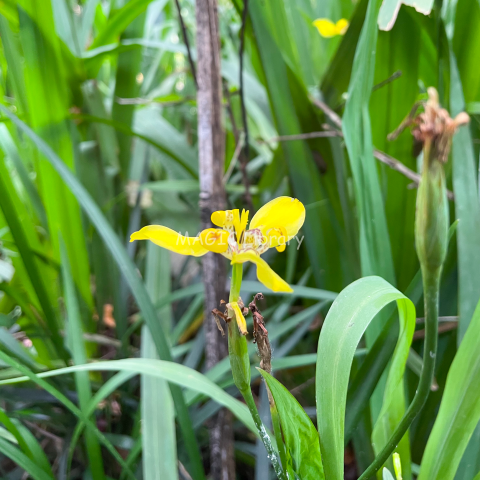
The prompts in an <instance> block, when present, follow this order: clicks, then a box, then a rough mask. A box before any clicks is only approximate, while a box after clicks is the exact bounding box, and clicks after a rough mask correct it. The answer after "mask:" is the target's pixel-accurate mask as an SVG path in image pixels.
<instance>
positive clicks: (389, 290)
mask: <svg viewBox="0 0 480 480" xmlns="http://www.w3.org/2000/svg"><path fill="white" fill-rule="evenodd" d="M393 301H396V302H397V307H398V311H399V316H400V336H399V338H398V341H397V345H396V347H395V351H394V353H393V357H392V361H391V367H390V370H389V374H388V379H387V383H386V388H385V395H384V402H383V407H382V410H381V412H380V416H379V420H378V422H377V429H385V431H387V432H388V430H389V429H390V428H391V426H392V425H391V424H392V422H393V423H395V422H396V421H398V420H397V419H396V418H393V419H392V418H391V417H390V411H391V410H390V408H389V407H390V403H391V402H392V397H393V396H395V395H397V396H398V395H401V396H402V397H403V396H404V395H403V391H402V390H400V389H401V386H402V385H403V373H404V370H405V364H406V360H407V357H408V350H409V348H410V344H411V341H412V336H413V331H414V328H415V307H414V305H413V303H412V302H411V301H410V300H409V299H408V298H407V297H406V296H405V295H403V294H402V293H400V292H399V291H398V290H396V289H395V288H394V287H392V286H391V285H390V284H389V283H388V282H386V281H385V280H383V279H382V278H380V277H366V278H362V279H360V280H357V281H356V282H354V283H352V284H351V285H349V286H348V287H347V288H345V289H344V290H343V291H342V292H341V293H340V294H339V295H338V297H337V299H336V300H335V302H334V303H333V305H332V307H331V308H330V310H329V312H328V315H327V318H326V319H325V323H324V324H323V328H322V331H321V333H320V338H319V340H318V350H317V372H316V396H317V424H318V431H319V435H320V448H321V451H322V460H323V467H324V470H325V476H326V478H328V479H329V480H330V479H331V480H342V479H343V451H344V424H345V405H346V398H347V388H348V379H349V376H350V369H351V366H352V360H353V356H354V354H355V350H356V348H357V345H358V343H359V341H360V339H361V338H362V336H363V334H364V332H365V330H366V329H367V327H368V325H369V324H370V323H371V322H372V320H373V319H374V318H375V316H376V315H377V314H378V313H379V312H380V311H381V310H382V309H383V308H384V307H385V306H386V305H388V304H389V303H390V302H393Z"/></svg>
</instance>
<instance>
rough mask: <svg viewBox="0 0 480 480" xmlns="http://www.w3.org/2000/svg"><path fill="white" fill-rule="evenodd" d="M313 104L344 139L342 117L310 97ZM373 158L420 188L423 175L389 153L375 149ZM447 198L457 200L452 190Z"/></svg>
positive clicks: (448, 191)
mask: <svg viewBox="0 0 480 480" xmlns="http://www.w3.org/2000/svg"><path fill="white" fill-rule="evenodd" d="M310 99H311V101H312V103H313V104H314V105H315V106H317V107H318V108H319V109H320V110H322V111H323V113H325V115H326V116H327V117H328V118H330V120H331V121H332V123H333V124H334V125H336V126H337V127H338V128H339V129H340V130H336V129H334V128H332V130H331V131H333V132H336V133H337V135H336V136H339V137H343V133H342V131H341V129H342V119H341V118H340V116H339V115H338V114H337V113H336V112H334V111H333V110H332V109H331V108H330V107H329V106H328V105H327V104H326V103H324V102H322V101H320V100H318V99H316V98H313V97H310ZM373 156H374V157H375V158H376V159H377V160H379V161H380V162H382V163H384V164H385V165H388V166H389V167H390V168H392V169H393V170H396V171H397V172H399V173H401V174H402V175H404V176H405V177H407V178H408V179H410V180H412V182H413V183H414V184H415V186H418V184H419V182H420V178H421V175H420V174H418V173H417V172H414V171H413V170H410V169H409V168H408V167H407V166H405V165H404V164H403V163H402V162H400V161H399V160H397V159H396V158H393V157H392V156H391V155H388V153H385V152H382V151H381V150H378V149H377V148H374V149H373ZM447 197H448V199H449V200H451V201H453V200H454V199H455V196H454V194H453V192H451V191H450V190H447Z"/></svg>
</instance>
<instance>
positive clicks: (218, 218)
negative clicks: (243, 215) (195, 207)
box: [211, 210, 227, 228]
mask: <svg viewBox="0 0 480 480" xmlns="http://www.w3.org/2000/svg"><path fill="white" fill-rule="evenodd" d="M226 219H227V212H225V211H223V210H219V211H218V212H213V213H212V217H211V220H212V223H213V224H214V225H216V226H217V227H222V228H223V226H224V225H225V221H226Z"/></svg>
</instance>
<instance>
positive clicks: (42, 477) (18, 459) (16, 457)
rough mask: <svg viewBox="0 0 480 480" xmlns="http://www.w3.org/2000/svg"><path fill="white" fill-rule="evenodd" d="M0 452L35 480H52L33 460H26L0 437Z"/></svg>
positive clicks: (17, 450)
mask: <svg viewBox="0 0 480 480" xmlns="http://www.w3.org/2000/svg"><path fill="white" fill-rule="evenodd" d="M0 452H2V454H3V455H5V456H6V457H8V458H9V459H10V460H12V461H13V462H15V463H16V464H17V465H18V466H19V467H20V468H22V469H23V470H25V471H26V472H27V473H28V474H29V475H31V476H32V478H34V479H35V480H54V478H55V477H54V476H53V475H49V474H48V473H47V472H45V470H43V469H42V468H40V467H39V466H38V465H37V464H36V463H35V461H34V460H31V459H30V458H28V457H27V456H26V455H25V454H24V453H23V452H22V451H20V450H19V449H18V448H17V447H15V446H14V445H12V444H11V443H10V442H9V441H8V440H5V439H4V438H1V437H0Z"/></svg>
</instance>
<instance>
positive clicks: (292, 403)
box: [257, 368, 325, 480]
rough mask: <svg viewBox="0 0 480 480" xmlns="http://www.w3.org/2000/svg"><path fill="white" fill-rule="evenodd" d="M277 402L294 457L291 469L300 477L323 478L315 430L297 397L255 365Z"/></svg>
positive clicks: (317, 479) (288, 443)
mask: <svg viewBox="0 0 480 480" xmlns="http://www.w3.org/2000/svg"><path fill="white" fill-rule="evenodd" d="M257 370H258V371H259V372H260V374H261V375H262V377H263V378H264V380H265V382H266V383H267V386H268V388H269V389H270V391H271V393H272V395H273V399H274V400H275V405H276V406H277V410H278V414H279V416H280V424H281V426H282V432H283V438H284V439H285V445H286V447H287V449H288V450H289V452H290V455H291V457H292V460H293V469H294V471H295V473H296V474H297V475H298V476H299V477H300V478H301V479H302V480H322V479H324V478H325V475H324V473H323V466H322V457H321V454H320V444H319V441H318V432H317V430H316V429H315V427H314V425H313V423H312V421H311V420H310V418H308V415H307V414H306V413H305V411H304V410H303V408H302V407H301V405H300V404H299V403H298V401H297V400H296V398H295V397H294V396H293V395H292V394H291V393H290V392H289V391H288V390H287V389H286V388H285V387H284V386H283V385H282V384H281V383H280V382H279V381H278V380H277V379H276V378H275V377H272V375H270V374H269V373H267V372H265V371H264V370H262V369H260V368H257Z"/></svg>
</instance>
